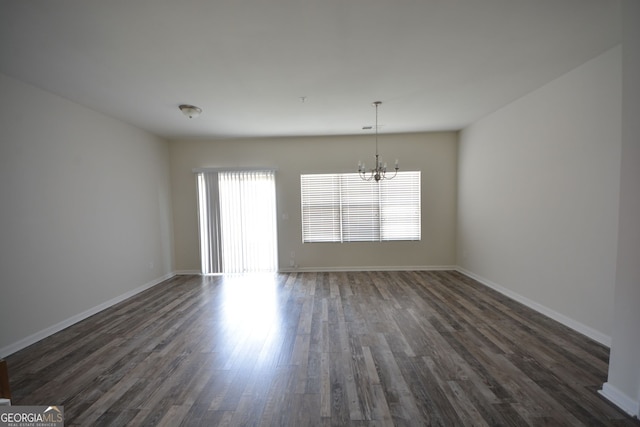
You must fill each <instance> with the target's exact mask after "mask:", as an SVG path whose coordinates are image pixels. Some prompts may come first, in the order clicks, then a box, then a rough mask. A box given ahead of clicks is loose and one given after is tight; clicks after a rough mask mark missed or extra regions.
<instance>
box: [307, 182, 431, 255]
mask: <svg viewBox="0 0 640 427" xmlns="http://www.w3.org/2000/svg"><path fill="white" fill-rule="evenodd" d="M300 192H301V201H302V241H303V242H305V243H309V242H364V241H389V240H420V238H421V229H420V171H408V172H398V174H397V175H396V177H395V178H394V179H392V180H384V181H380V182H378V183H376V182H372V181H363V180H362V179H360V176H359V175H358V174H357V173H348V174H303V175H301V176H300Z"/></svg>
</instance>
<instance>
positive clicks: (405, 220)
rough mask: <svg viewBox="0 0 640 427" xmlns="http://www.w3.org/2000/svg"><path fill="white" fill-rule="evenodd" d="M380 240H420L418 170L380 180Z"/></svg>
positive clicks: (399, 173)
mask: <svg viewBox="0 0 640 427" xmlns="http://www.w3.org/2000/svg"><path fill="white" fill-rule="evenodd" d="M380 190H381V191H380V209H381V221H380V225H381V226H380V240H420V237H421V229H420V171H416V172H413V171H412V172H398V175H396V177H395V178H393V179H392V180H385V181H382V182H380Z"/></svg>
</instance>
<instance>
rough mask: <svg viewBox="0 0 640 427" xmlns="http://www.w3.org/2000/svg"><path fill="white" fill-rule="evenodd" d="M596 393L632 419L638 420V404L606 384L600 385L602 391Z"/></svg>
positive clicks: (639, 404) (639, 411) (639, 416)
mask: <svg viewBox="0 0 640 427" xmlns="http://www.w3.org/2000/svg"><path fill="white" fill-rule="evenodd" d="M598 393H600V394H601V395H602V396H603V397H604V398H605V399H607V400H608V401H610V402H611V403H613V404H614V405H616V406H617V407H618V408H620V409H622V410H623V411H624V412H626V413H627V414H629V415H631V416H632V417H636V418H640V402H636V401H635V400H633V399H632V398H630V397H629V396H627V395H626V394H624V393H623V392H621V391H620V390H618V389H617V388H616V387H614V386H612V385H611V384H609V383H608V382H607V383H604V384H603V385H602V390H598Z"/></svg>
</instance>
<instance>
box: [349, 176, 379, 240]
mask: <svg viewBox="0 0 640 427" xmlns="http://www.w3.org/2000/svg"><path fill="white" fill-rule="evenodd" d="M340 181H341V188H342V233H343V241H345V242H371V241H379V240H380V203H379V199H380V197H379V196H380V195H379V192H380V186H379V185H376V184H375V183H372V182H368V181H363V180H362V179H361V178H360V176H359V175H358V174H357V173H350V174H341V175H340Z"/></svg>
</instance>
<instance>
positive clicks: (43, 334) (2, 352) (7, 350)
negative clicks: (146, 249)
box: [0, 273, 175, 358]
mask: <svg viewBox="0 0 640 427" xmlns="http://www.w3.org/2000/svg"><path fill="white" fill-rule="evenodd" d="M173 276H175V273H169V274H166V275H164V276H162V277H159V278H157V279H154V280H152V281H150V282H148V283H145V284H144V285H142V286H139V287H137V288H135V289H132V290H130V291H129V292H125V293H124V294H122V295H119V296H117V297H115V298H112V299H110V300H109V301H105V302H103V303H102V304H99V305H97V306H95V307H92V308H90V309H88V310H85V311H83V312H82V313H78V314H76V315H75V316H71V317H69V318H68V319H65V320H63V321H62V322H59V323H56V324H55V325H53V326H49V327H48V328H46V329H43V330H41V331H39V332H36V333H35V334H32V335H29V336H28V337H26V338H23V339H21V340H20V341H17V342H15V343H13V344H9V345H8V346H5V347H2V348H0V358H2V357H7V356H8V355H10V354H13V353H15V352H17V351H20V350H22V349H23V348H26V347H28V346H30V345H31V344H35V343H36V342H38V341H40V340H42V339H44V338H47V337H48V336H51V335H53V334H55V333H56V332H60V331H61V330H63V329H65V328H68V327H69V326H71V325H74V324H76V323H78V322H80V321H81V320H84V319H86V318H87V317H90V316H93V315H94V314H96V313H99V312H101V311H102V310H104V309H107V308H109V307H111V306H112V305H115V304H117V303H119V302H121V301H124V300H126V299H127V298H131V297H132V296H134V295H137V294H139V293H140V292H142V291H146V290H147V289H149V288H152V287H153V286H155V285H158V284H160V283H162V282H164V281H165V280H167V279H170V278H172V277H173Z"/></svg>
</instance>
